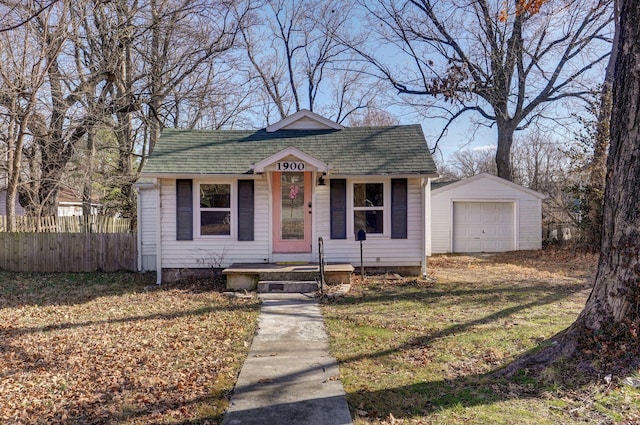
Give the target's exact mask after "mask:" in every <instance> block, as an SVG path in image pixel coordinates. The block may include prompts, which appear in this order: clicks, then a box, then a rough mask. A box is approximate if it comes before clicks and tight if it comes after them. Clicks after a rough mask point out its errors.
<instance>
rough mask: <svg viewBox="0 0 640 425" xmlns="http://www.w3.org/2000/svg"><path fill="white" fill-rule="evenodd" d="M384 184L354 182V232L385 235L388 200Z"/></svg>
mask: <svg viewBox="0 0 640 425" xmlns="http://www.w3.org/2000/svg"><path fill="white" fill-rule="evenodd" d="M385 186H386V185H385V184H384V183H383V182H354V183H353V185H352V189H353V190H352V196H353V198H352V199H353V204H352V205H353V232H354V234H357V233H358V231H359V230H364V231H365V232H367V234H368V235H369V234H371V235H382V234H384V233H385V230H386V225H385V218H386V215H387V214H386V213H385V208H386V209H387V210H388V208H387V205H388V203H389V201H388V200H387V199H386V198H387V196H386V193H385Z"/></svg>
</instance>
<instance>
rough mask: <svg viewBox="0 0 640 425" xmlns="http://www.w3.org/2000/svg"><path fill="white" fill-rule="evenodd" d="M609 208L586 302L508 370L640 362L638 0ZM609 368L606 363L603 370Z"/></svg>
mask: <svg viewBox="0 0 640 425" xmlns="http://www.w3.org/2000/svg"><path fill="white" fill-rule="evenodd" d="M617 54H618V57H617V60H616V72H615V80H614V87H613V110H612V120H611V144H610V147H609V157H608V160H607V178H606V189H605V197H604V208H603V232H602V249H601V252H600V261H599V263H598V270H597V273H596V278H595V284H594V288H593V291H592V292H591V295H590V296H589V299H588V300H587V303H586V305H585V307H584V310H583V311H582V313H581V314H580V316H579V317H578V319H577V320H576V322H575V323H574V324H573V325H572V326H571V327H570V328H569V329H567V330H566V331H564V332H562V333H560V334H558V335H556V336H555V337H554V338H553V340H554V341H553V342H554V343H552V344H550V345H549V347H548V348H546V349H544V350H541V351H540V352H538V353H536V354H534V355H532V356H526V357H523V358H521V359H520V360H518V361H516V362H515V363H513V364H512V365H510V366H509V367H508V368H507V369H506V372H507V374H509V373H515V372H516V371H517V370H519V369H522V368H525V367H527V368H531V367H535V366H545V365H547V364H549V363H551V362H553V361H554V360H556V359H558V358H559V357H560V356H562V357H570V358H571V357H574V358H586V359H589V358H590V357H595V358H597V360H598V363H599V365H600V368H601V369H605V368H606V369H607V370H608V371H615V370H616V369H625V368H629V367H633V366H634V365H637V363H638V362H640V359H639V358H638V352H639V351H640V339H639V338H638V332H639V330H640V329H639V328H640V309H639V308H638V306H639V305H640V73H638V69H640V2H638V1H637V0H623V1H622V7H621V14H620V40H619V48H618V52H617ZM601 372H605V370H601Z"/></svg>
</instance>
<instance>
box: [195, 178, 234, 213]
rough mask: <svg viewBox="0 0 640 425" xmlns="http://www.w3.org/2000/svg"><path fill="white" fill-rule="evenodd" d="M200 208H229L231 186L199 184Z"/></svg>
mask: <svg viewBox="0 0 640 425" xmlns="http://www.w3.org/2000/svg"><path fill="white" fill-rule="evenodd" d="M200 208H231V185H228V184H201V185H200Z"/></svg>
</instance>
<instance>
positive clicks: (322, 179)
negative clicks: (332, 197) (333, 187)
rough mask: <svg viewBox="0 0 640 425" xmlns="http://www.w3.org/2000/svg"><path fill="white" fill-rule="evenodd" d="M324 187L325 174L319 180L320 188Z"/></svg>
mask: <svg viewBox="0 0 640 425" xmlns="http://www.w3.org/2000/svg"><path fill="white" fill-rule="evenodd" d="M324 185H325V182H324V174H323V175H321V176H320V177H319V178H318V186H324Z"/></svg>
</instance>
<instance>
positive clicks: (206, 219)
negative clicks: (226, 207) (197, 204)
mask: <svg viewBox="0 0 640 425" xmlns="http://www.w3.org/2000/svg"><path fill="white" fill-rule="evenodd" d="M200 234H201V235H230V234H231V213H230V212H229V211H201V212H200Z"/></svg>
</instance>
